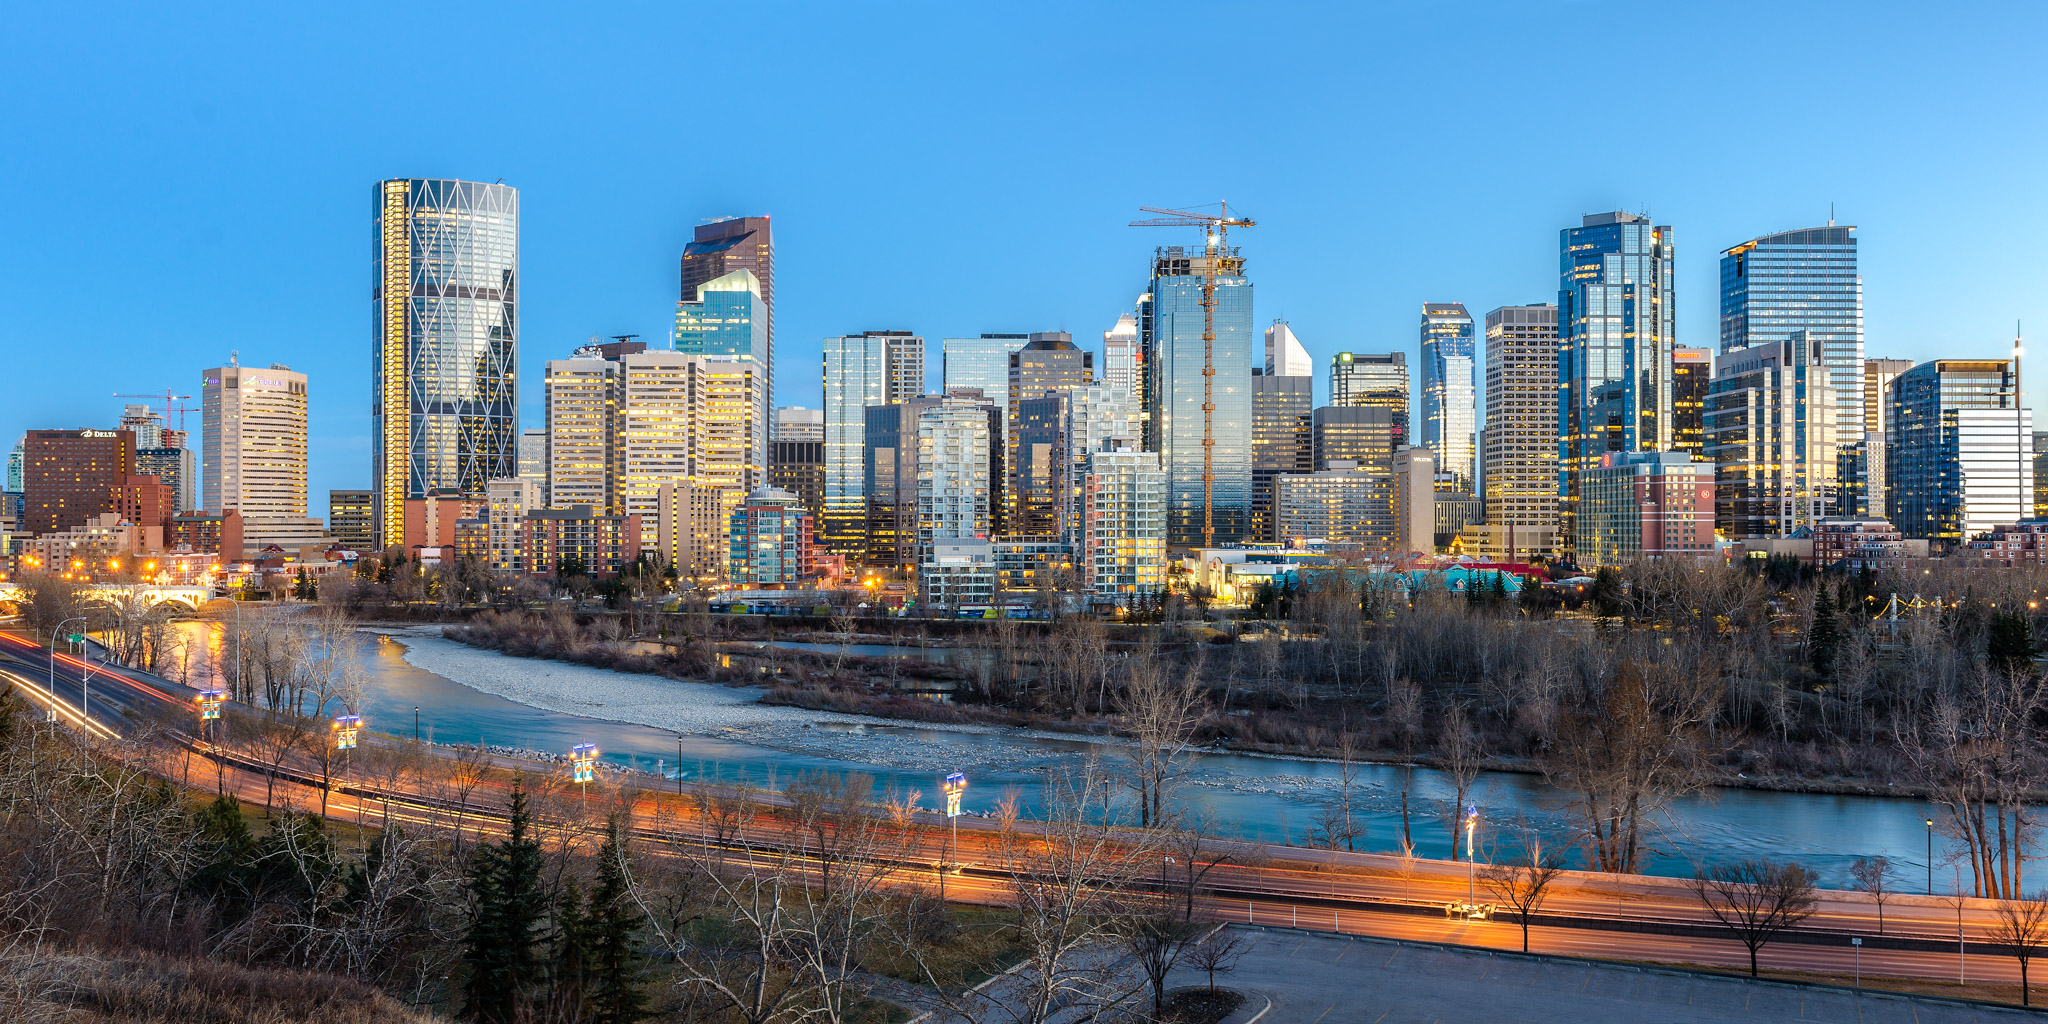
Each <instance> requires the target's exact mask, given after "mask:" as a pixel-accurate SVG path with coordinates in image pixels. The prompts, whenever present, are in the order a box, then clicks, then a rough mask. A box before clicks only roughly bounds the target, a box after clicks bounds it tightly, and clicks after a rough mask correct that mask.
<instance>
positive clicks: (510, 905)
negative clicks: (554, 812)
mask: <svg viewBox="0 0 2048 1024" xmlns="http://www.w3.org/2000/svg"><path fill="white" fill-rule="evenodd" d="M531 819H532V815H531V813H530V812H529V811H528V809H527V806H526V791H525V790H524V789H522V788H521V787H520V784H519V780H518V779H516V778H515V779H513V780H512V817H511V822H510V824H509V826H508V828H507V830H506V834H505V839H504V841H503V842H499V843H487V844H485V845H483V846H482V847H480V848H479V849H478V851H477V858H476V863H475V864H474V865H473V866H472V867H471V868H470V879H469V884H470V893H471V896H472V897H473V898H474V900H475V902H476V909H475V911H474V915H473V916H472V917H471V919H470V924H469V935H468V936H467V937H466V939H465V940H464V943H463V950H462V961H463V963H464V965H465V966H467V967H468V968H469V978H468V982H467V986H466V989H465V992H464V998H463V1008H462V1010H463V1015H464V1016H465V1017H466V1018H468V1019H470V1020H475V1021H481V1022H483V1024H514V1022H515V1021H516V1020H519V1019H520V1018H521V1017H522V1016H523V1014H522V1012H521V1011H522V1010H523V1009H524V1007H525V1005H526V1003H527V1001H528V998H529V996H530V995H531V993H532V991H533V989H534V986H535V982H536V981H537V980H538V978H539V974H540V965H539V963H538V962H537V960H536V958H535V956H534V948H533V947H534V936H535V932H536V930H537V929H538V927H539V925H540V912H541V908H542V907H543V905H544V901H543V900H542V898H541V885H540V875H541V852H540V843H538V842H536V841H535V840H534V839H533V838H532V837H531V836H529V835H528V834H527V829H528V827H529V826H530V825H531V823H532V820H531Z"/></svg>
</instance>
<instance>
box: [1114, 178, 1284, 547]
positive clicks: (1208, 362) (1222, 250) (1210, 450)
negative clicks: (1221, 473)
mask: <svg viewBox="0 0 2048 1024" xmlns="http://www.w3.org/2000/svg"><path fill="white" fill-rule="evenodd" d="M1138 209H1140V210H1142V211H1144V212H1146V213H1156V214H1160V216H1158V217H1154V218H1152V219H1151V220H1134V221H1132V222H1131V226H1132V227H1134V228H1201V229H1202V238H1203V244H1204V250H1203V251H1204V255H1205V256H1206V258H1205V259H1203V260H1202V261H1201V270H1202V546H1203V547H1205V548H1211V547H1215V546H1216V514H1215V494H1216V270H1217V264H1218V262H1219V261H1220V260H1222V259H1223V258H1225V257H1226V256H1227V255H1228V253H1229V245H1228V241H1229V233H1230V229H1231V228H1248V227H1253V226H1254V225H1255V224H1256V223H1257V222H1255V221H1253V220H1252V219H1251V218H1250V217H1232V216H1231V215H1230V204H1229V203H1228V202H1223V201H1219V202H1218V203H1217V204H1216V213H1215V214H1213V215H1211V214H1206V213H1196V212H1194V211H1191V210H1170V209H1165V208H1162V207H1157V206H1140V207H1138Z"/></svg>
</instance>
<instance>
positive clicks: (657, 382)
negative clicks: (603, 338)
mask: <svg viewBox="0 0 2048 1024" xmlns="http://www.w3.org/2000/svg"><path fill="white" fill-rule="evenodd" d="M759 369H760V365H759V364H758V363H755V362H754V361H753V360H751V359H746V358H726V357H721V356H707V355H693V354H690V353H684V352H627V353H622V354H621V355H620V357H619V360H618V371H617V379H618V382H619V397H618V400H617V404H616V408H617V410H618V426H617V428H616V429H615V430H614V436H615V438H616V440H615V442H614V444H615V449H616V450H615V452H614V454H613V456H612V461H613V464H614V465H615V466H616V467H617V468H616V476H617V484H616V485H615V492H616V495H617V498H616V500H617V501H618V504H619V508H620V510H621V511H622V512H623V514H625V515H628V516H638V517H640V523H641V530H642V531H643V533H642V536H641V538H640V543H641V546H642V549H643V550H644V549H646V548H647V547H651V546H654V545H656V544H658V543H659V536H660V531H661V522H660V517H661V513H662V508H661V488H662V486H663V485H664V484H672V483H676V482H679V481H687V482H688V483H689V485H690V486H691V487H692V488H694V489H696V490H697V491H699V492H703V493H705V494H708V495H710V496H711V497H710V498H709V499H708V501H709V503H708V505H707V506H706V508H705V510H704V511H703V513H702V514H703V515H707V516H709V517H710V522H711V528H712V530H713V532H716V530H717V528H719V527H721V526H723V525H724V524H725V522H726V521H727V519H729V518H730V516H731V514H732V510H733V509H734V508H736V507H738V505H739V503H740V502H741V501H743V500H745V498H746V496H747V495H748V494H751V493H753V492H754V491H755V490H756V489H758V488H760V487H761V486H762V485H763V484H765V483H766V481H767V466H765V465H764V464H762V462H760V461H758V460H757V459H756V454H757V453H761V454H765V447H766V446H765V444H764V442H763V440H762V439H763V438H765V437H766V436H767V430H766V429H765V428H764V427H763V425H762V424H761V423H760V421H759V420H758V419H756V416H757V415H759V414H760V412H761V408H762V406H761V401H760V388H761V386H762V384H763V382H762V381H761V380H760V379H759V378H758V377H756V376H755V374H756V372H757V371H759ZM725 553H726V546H725V545H724V544H723V543H722V538H712V539H710V540H707V541H706V542H705V543H704V544H703V545H701V546H693V547H692V549H691V550H688V551H685V550H675V549H663V550H662V552H661V554H662V556H663V557H664V558H666V559H668V560H669V562H670V564H672V565H676V566H678V567H679V571H680V567H681V566H684V565H686V564H687V565H692V566H694V567H695V568H696V574H697V575H700V576H723V575H724V572H725V567H724V564H723V562H724V558H725Z"/></svg>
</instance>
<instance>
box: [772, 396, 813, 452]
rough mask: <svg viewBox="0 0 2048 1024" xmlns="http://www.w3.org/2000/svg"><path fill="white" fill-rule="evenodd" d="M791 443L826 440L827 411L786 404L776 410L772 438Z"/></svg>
mask: <svg viewBox="0 0 2048 1024" xmlns="http://www.w3.org/2000/svg"><path fill="white" fill-rule="evenodd" d="M773 441H783V442H789V443H799V442H805V441H812V442H816V443H819V444H823V443H824V442H825V412H824V410H822V409H806V408H804V407H802V406H798V405H785V406H783V407H781V408H779V409H777V410H775V433H774V437H773V438H772V439H771V443H772V442H773Z"/></svg>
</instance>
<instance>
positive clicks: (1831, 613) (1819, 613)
mask: <svg viewBox="0 0 2048 1024" xmlns="http://www.w3.org/2000/svg"><path fill="white" fill-rule="evenodd" d="M1841 649H1842V624H1841V621H1840V616H1839V615H1838V614H1837V613H1836V611H1835V602H1834V599H1833V598H1832V597H1830V596H1829V595H1828V588H1827V586H1826V585H1825V584H1823V585H1821V586H1819V587H1816V588H1814V598H1813V626H1812V627H1811V628H1809V629H1808V630H1807V632H1806V654H1807V657H1808V659H1810V660H1811V662H1812V664H1813V674H1814V675H1817V676H1819V677H1821V678H1822V679H1832V678H1834V675H1835V655H1837V654H1839V653H1840V652H1841Z"/></svg>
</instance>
